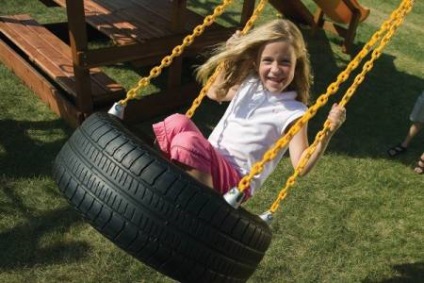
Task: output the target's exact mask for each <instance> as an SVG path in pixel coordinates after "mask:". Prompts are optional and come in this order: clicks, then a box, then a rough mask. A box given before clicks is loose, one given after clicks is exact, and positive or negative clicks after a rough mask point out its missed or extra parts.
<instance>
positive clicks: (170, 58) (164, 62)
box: [119, 0, 233, 105]
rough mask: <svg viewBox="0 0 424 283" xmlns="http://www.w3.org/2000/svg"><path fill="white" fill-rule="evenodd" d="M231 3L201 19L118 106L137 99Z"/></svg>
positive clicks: (227, 0) (224, 2)
mask: <svg viewBox="0 0 424 283" xmlns="http://www.w3.org/2000/svg"><path fill="white" fill-rule="evenodd" d="M232 2H233V0H224V1H223V2H222V4H220V5H219V6H217V7H215V9H214V11H213V13H212V14H211V15H208V16H206V17H205V18H204V19H203V23H202V24H200V25H198V26H196V27H195V28H194V29H193V31H192V33H191V34H189V35H187V36H186V37H184V39H183V41H182V44H180V45H177V46H175V47H174V49H172V53H171V55H167V56H165V57H164V58H163V59H162V61H161V64H160V65H158V66H155V67H153V68H152V69H151V70H150V72H149V76H147V77H143V78H141V79H140V80H139V81H138V83H137V85H136V86H135V87H133V88H131V89H130V90H129V91H128V92H127V96H126V98H125V99H123V100H121V101H119V104H120V105H126V104H127V103H128V101H130V100H132V99H135V98H137V93H138V92H139V91H140V89H142V88H144V87H146V86H148V85H149V84H150V81H151V80H152V79H153V78H156V77H158V76H159V75H160V74H161V73H162V70H163V69H164V68H165V67H168V66H169V65H171V63H172V61H173V60H174V58H176V57H178V56H180V55H181V54H182V53H183V51H184V49H185V48H186V47H188V46H190V45H191V44H192V43H193V41H194V38H196V37H198V36H200V35H201V34H202V33H203V32H204V30H205V28H206V27H208V26H210V25H212V24H213V23H214V22H215V20H216V18H218V17H219V16H220V15H221V14H222V13H223V12H224V10H225V9H226V8H227V7H228V6H229V5H230V4H231V3H232Z"/></svg>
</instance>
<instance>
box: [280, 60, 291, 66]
mask: <svg viewBox="0 0 424 283" xmlns="http://www.w3.org/2000/svg"><path fill="white" fill-rule="evenodd" d="M279 64H280V65H283V66H290V65H291V61H290V60H282V61H280V63H279Z"/></svg>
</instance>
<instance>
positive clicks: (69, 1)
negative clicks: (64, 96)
mask: <svg viewBox="0 0 424 283" xmlns="http://www.w3.org/2000/svg"><path fill="white" fill-rule="evenodd" d="M66 13H67V16H68V28H69V39H70V44H71V50H72V61H73V67H74V74H75V80H76V89H77V99H76V104H77V108H78V109H79V110H80V111H81V112H82V113H83V114H84V115H85V114H89V113H91V112H92V111H93V108H94V106H93V98H92V92H91V82H90V70H89V69H87V68H86V67H84V52H85V51H87V49H88V47H87V29H86V23H85V14H84V2H83V0H66Z"/></svg>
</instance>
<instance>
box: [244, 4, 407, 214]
mask: <svg viewBox="0 0 424 283" xmlns="http://www.w3.org/2000/svg"><path fill="white" fill-rule="evenodd" d="M413 3H414V0H404V1H403V2H402V3H401V5H400V6H399V7H398V8H397V9H396V10H395V11H394V12H393V13H392V14H391V16H390V18H389V19H388V20H387V21H385V22H384V23H383V24H382V26H381V28H380V30H378V31H377V32H376V33H375V34H374V35H373V36H372V37H371V39H370V40H369V41H368V42H367V44H366V45H365V46H364V47H363V48H362V50H361V51H360V52H359V53H358V55H357V56H356V57H355V58H354V59H353V60H352V61H351V62H350V63H349V64H348V66H347V67H346V68H345V70H344V71H343V72H341V73H340V74H339V76H338V77H337V80H336V81H335V82H334V83H332V84H330V85H329V86H328V88H327V91H326V93H325V94H322V95H321V96H319V98H318V99H317V103H315V104H314V105H313V106H311V107H310V108H309V109H308V111H307V112H306V113H305V115H304V116H303V117H302V118H301V119H299V120H298V121H297V122H296V123H295V124H294V125H293V126H292V127H291V128H290V130H289V131H288V133H287V134H285V135H284V136H283V137H281V138H280V139H279V140H278V141H277V142H276V144H275V145H274V146H273V147H272V148H271V149H269V150H268V151H267V152H266V153H265V154H264V156H263V158H262V160H261V161H259V162H257V163H255V164H254V165H253V167H252V169H251V171H250V172H249V174H248V175H246V176H244V177H243V178H242V179H241V180H240V182H239V184H238V189H239V190H240V191H241V192H242V191H244V190H245V189H247V188H248V187H249V184H250V182H251V180H252V179H253V177H254V176H255V175H256V174H259V173H260V172H262V170H263V168H264V164H265V163H266V162H268V161H270V160H272V159H273V158H275V156H277V154H278V152H279V151H280V150H281V149H282V148H284V147H285V146H286V145H287V144H288V142H289V141H290V140H291V138H292V137H293V136H294V135H295V134H296V133H297V132H298V131H299V130H300V129H301V128H302V127H303V126H304V125H305V124H306V122H307V121H309V120H310V119H311V118H312V117H313V116H315V114H316V112H317V110H318V109H319V108H320V107H322V106H323V105H324V104H326V103H327V101H328V98H329V96H330V95H332V94H334V93H335V92H336V91H337V90H338V89H339V86H340V84H341V83H343V82H344V81H346V80H347V79H348V78H349V75H350V73H351V72H352V71H353V70H354V69H356V68H357V67H358V66H359V64H360V62H361V61H362V59H363V58H364V57H365V56H366V55H367V54H368V53H369V52H370V50H371V48H372V47H373V46H374V45H375V44H376V43H377V42H378V41H379V40H380V38H382V37H383V38H382V40H381V42H380V44H379V46H378V47H377V48H376V49H375V50H374V51H373V52H372V58H371V59H369V60H368V61H367V62H366V63H365V64H364V67H363V70H362V72H361V73H360V74H358V75H357V76H356V77H355V79H354V82H353V84H352V85H351V86H350V87H349V89H348V90H347V91H346V93H345V95H344V97H343V98H342V100H341V102H340V103H339V104H340V105H341V106H344V105H346V103H348V101H349V100H350V98H351V97H352V96H353V94H354V92H355V90H356V89H357V87H358V86H359V85H360V84H361V83H362V81H363V80H364V77H365V75H366V73H367V72H369V71H370V70H371V69H372V67H373V62H374V61H375V60H376V59H377V58H378V57H379V56H380V55H381V52H382V50H383V48H384V47H385V46H386V44H387V43H388V42H389V41H390V39H391V38H392V36H393V35H394V32H395V31H396V29H397V28H398V27H399V26H400V25H401V24H402V22H403V20H404V18H405V16H406V14H407V13H409V12H410V10H411V9H412V6H413ZM384 34H385V35H384ZM383 35H384V36H383ZM329 126H330V122H329V121H328V120H327V121H326V122H325V123H324V128H323V130H321V131H320V132H319V133H318V134H317V136H316V138H315V141H314V142H313V143H312V145H311V146H310V147H309V148H308V150H307V153H306V154H305V156H304V158H302V159H301V160H300V161H299V165H298V166H297V167H296V168H295V170H294V173H293V175H292V176H290V177H289V178H288V179H287V181H286V184H285V186H284V187H283V188H282V190H281V191H280V193H279V195H278V197H277V199H276V200H275V202H274V203H273V204H272V206H271V208H270V209H269V211H270V212H271V213H274V212H275V211H276V210H277V209H278V207H279V205H280V202H281V201H282V200H283V199H284V198H285V197H286V196H287V194H288V190H289V189H290V187H292V186H293V185H294V183H295V182H296V178H297V177H298V176H299V174H300V172H301V171H302V170H303V168H304V167H305V165H306V164H307V162H308V160H309V158H310V157H311V155H312V154H313V152H314V151H315V150H316V147H317V145H318V143H319V142H320V141H321V140H322V139H323V137H324V136H325V134H326V132H327V131H328V129H329Z"/></svg>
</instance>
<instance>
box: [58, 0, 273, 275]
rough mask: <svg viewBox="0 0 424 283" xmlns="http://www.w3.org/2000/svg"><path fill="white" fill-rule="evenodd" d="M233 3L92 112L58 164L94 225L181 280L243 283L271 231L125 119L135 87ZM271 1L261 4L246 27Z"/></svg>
mask: <svg viewBox="0 0 424 283" xmlns="http://www.w3.org/2000/svg"><path fill="white" fill-rule="evenodd" d="M231 1H232V0H225V1H223V4H221V5H220V6H217V7H216V8H215V10H214V14H212V15H211V16H208V17H206V18H205V20H204V23H203V25H200V26H197V27H196V28H195V29H194V31H193V33H192V34H191V35H188V36H187V37H186V38H185V39H184V41H183V44H182V45H179V46H177V47H175V48H174V49H173V51H172V55H170V56H167V57H165V58H164V59H163V60H162V64H161V65H160V66H158V67H154V68H153V69H152V70H151V72H150V76H149V77H147V78H142V79H141V80H140V82H139V83H138V85H137V86H136V87H135V88H133V89H132V90H130V91H129V92H128V93H127V98H126V100H123V101H120V102H119V103H115V105H114V106H113V107H112V108H111V110H110V111H109V113H101V112H97V113H94V114H92V115H90V116H89V117H88V118H87V119H86V120H85V121H84V122H83V123H82V124H81V125H80V126H79V127H78V128H77V129H76V130H75V132H74V133H73V134H72V136H71V137H70V138H69V140H68V141H67V142H66V143H65V145H64V146H63V147H62V149H61V150H60V152H59V153H58V155H57V157H56V159H55V161H54V164H53V177H54V179H55V181H56V182H57V184H58V187H59V189H60V191H61V192H62V194H63V195H64V197H65V198H66V199H67V200H68V202H69V203H70V204H71V206H73V207H74V208H75V209H76V210H77V211H78V212H79V213H80V214H82V216H83V217H84V218H85V219H87V220H88V222H89V223H90V224H91V225H92V226H93V227H94V228H95V229H96V230H98V231H99V232H100V233H101V234H102V235H104V236H105V237H107V238H108V239H110V240H111V241H112V242H113V243H114V244H116V245H117V246H119V247H120V248H121V249H123V250H124V251H126V252H128V253H129V254H131V255H132V256H134V257H135V258H137V259H138V260H140V261H141V262H143V263H145V264H146V265H148V266H150V267H152V268H153V269H155V270H157V271H159V272H161V273H163V274H165V275H167V276H169V277H171V278H173V279H175V280H178V281H180V282H196V283H197V282H245V281H246V280H247V279H248V278H249V277H250V276H251V275H252V274H253V272H254V271H255V269H256V268H257V266H258V264H259V263H260V261H261V260H262V258H263V256H264V255H265V252H266V250H267V249H268V247H269V245H270V242H271V237H272V233H271V230H270V228H269V226H268V224H267V223H266V222H264V221H263V220H262V219H261V218H260V217H259V216H258V215H254V214H251V213H249V212H248V211H247V210H245V209H244V208H237V207H233V206H231V205H230V204H229V203H228V202H227V201H226V199H224V198H223V197H222V195H220V194H218V193H217V192H215V191H214V190H211V189H210V188H208V187H206V186H204V185H203V184H201V183H199V182H197V181H196V180H195V179H193V178H192V177H190V176H189V175H188V174H186V173H185V172H184V171H182V170H181V169H180V168H178V167H177V166H175V165H174V164H172V163H170V162H169V161H168V160H166V159H164V158H163V157H162V156H161V155H160V154H159V153H157V152H156V151H155V150H153V149H152V148H151V147H150V146H149V145H148V144H147V143H146V142H145V141H143V140H141V139H140V138H138V137H136V136H135V135H134V134H133V133H132V132H130V131H129V130H128V129H127V128H126V127H125V126H124V125H123V123H122V121H121V119H122V118H123V108H124V106H125V105H126V102H127V100H130V99H133V98H136V97H135V96H136V93H137V91H138V90H139V89H140V88H142V87H144V86H147V85H148V84H149V82H150V79H151V78H153V77H157V76H158V75H159V74H160V73H161V70H162V68H164V67H167V66H169V65H170V64H171V62H172V60H173V58H174V57H176V56H178V55H180V54H181V53H182V50H183V49H184V48H185V47H186V46H188V45H190V44H191V42H192V41H193V38H194V37H195V36H199V35H200V34H201V33H202V32H203V29H204V28H205V27H206V26H209V25H211V24H212V23H213V21H214V20H215V18H216V17H217V16H218V15H220V14H222V12H223V10H224V8H225V7H226V6H228V5H229V4H230V3H231ZM266 2H267V1H263V0H262V1H261V3H260V4H258V6H257V8H256V9H255V12H254V13H253V15H252V17H251V18H250V19H249V21H248V22H247V24H246V26H245V28H244V32H246V31H247V30H248V29H250V28H251V26H253V23H254V21H255V20H256V18H257V17H258V16H259V14H260V13H261V12H262V10H263V8H264V6H265V4H266ZM210 84H211V83H210ZM205 88H206V86H205ZM203 91H204V93H206V90H203ZM120 118H121V119H120Z"/></svg>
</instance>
